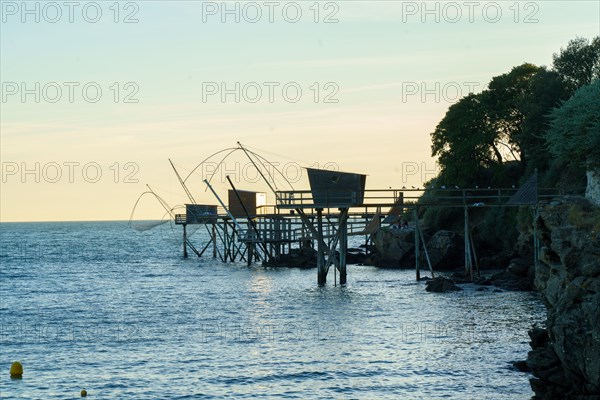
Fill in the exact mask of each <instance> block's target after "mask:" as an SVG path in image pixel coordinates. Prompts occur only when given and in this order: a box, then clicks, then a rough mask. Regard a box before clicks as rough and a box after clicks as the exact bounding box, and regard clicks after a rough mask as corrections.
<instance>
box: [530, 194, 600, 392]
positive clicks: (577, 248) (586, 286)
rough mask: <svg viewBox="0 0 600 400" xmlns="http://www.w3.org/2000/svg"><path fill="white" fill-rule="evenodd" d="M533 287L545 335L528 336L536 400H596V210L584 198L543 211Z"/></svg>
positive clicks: (599, 279)
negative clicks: (540, 305)
mask: <svg viewBox="0 0 600 400" xmlns="http://www.w3.org/2000/svg"><path fill="white" fill-rule="evenodd" d="M536 223H537V226H538V232H539V233H538V234H539V235H540V239H541V242H542V246H543V247H542V256H541V259H540V261H539V262H537V263H536V265H535V282H534V283H535V287H536V288H537V290H538V291H539V292H540V295H541V297H542V300H543V301H544V303H545V305H546V308H547V310H548V311H547V322H546V328H547V329H546V330H540V329H535V330H533V331H532V332H530V336H531V338H532V343H531V344H532V347H533V350H532V351H531V352H530V353H529V356H528V360H527V364H528V366H529V367H530V368H531V370H532V372H533V373H534V375H535V376H536V378H534V379H532V380H531V385H532V388H533V390H534V391H535V392H536V395H537V398H541V399H600V208H598V207H595V206H593V205H592V204H590V203H589V202H588V201H587V200H585V199H583V198H565V199H561V200H560V201H553V202H552V203H550V204H548V205H546V206H544V207H542V210H541V213H540V216H539V218H538V220H537V221H536Z"/></svg>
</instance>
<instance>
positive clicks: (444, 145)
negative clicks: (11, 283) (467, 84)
mask: <svg viewBox="0 0 600 400" xmlns="http://www.w3.org/2000/svg"><path fill="white" fill-rule="evenodd" d="M482 97H483V96H482V95H481V94H469V95H468V96H466V97H463V98H462V99H460V100H459V101H458V102H457V103H455V104H453V105H452V106H450V108H449V109H448V112H447V113H446V115H445V116H444V118H443V119H442V120H441V121H440V123H439V124H438V125H437V127H436V128H435V131H434V132H433V133H432V134H431V140H432V145H431V152H432V155H433V156H434V157H435V156H437V157H438V162H439V164H440V167H441V176H442V177H443V178H444V180H446V181H447V183H448V184H450V183H452V184H457V185H460V186H467V185H472V184H473V183H474V182H477V179H478V177H479V175H480V172H481V169H482V168H489V167H492V166H494V165H498V164H501V163H502V155H501V154H500V151H499V150H498V148H497V147H496V146H495V144H494V135H493V132H492V131H491V129H490V125H489V124H488V123H487V117H486V110H485V106H484V104H483V101H482Z"/></svg>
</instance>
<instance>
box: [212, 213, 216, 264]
mask: <svg viewBox="0 0 600 400" xmlns="http://www.w3.org/2000/svg"><path fill="white" fill-rule="evenodd" d="M211 237H212V242H213V258H217V228H216V226H215V223H214V222H213V224H212V232H211Z"/></svg>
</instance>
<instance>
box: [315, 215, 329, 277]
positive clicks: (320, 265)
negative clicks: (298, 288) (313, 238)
mask: <svg viewBox="0 0 600 400" xmlns="http://www.w3.org/2000/svg"><path fill="white" fill-rule="evenodd" d="M324 244H325V243H324V242H323V209H322V208H317V282H318V284H319V285H324V284H325V283H326V282H327V269H326V266H325V246H324Z"/></svg>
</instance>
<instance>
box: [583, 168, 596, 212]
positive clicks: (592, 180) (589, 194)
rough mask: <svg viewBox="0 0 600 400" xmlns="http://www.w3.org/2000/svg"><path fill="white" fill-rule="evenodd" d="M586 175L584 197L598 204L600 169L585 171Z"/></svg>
mask: <svg viewBox="0 0 600 400" xmlns="http://www.w3.org/2000/svg"><path fill="white" fill-rule="evenodd" d="M586 175H587V187H586V189H585V197H586V198H588V199H589V200H590V201H591V202H592V203H594V204H595V205H597V206H600V171H597V170H595V171H587V173H586Z"/></svg>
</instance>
